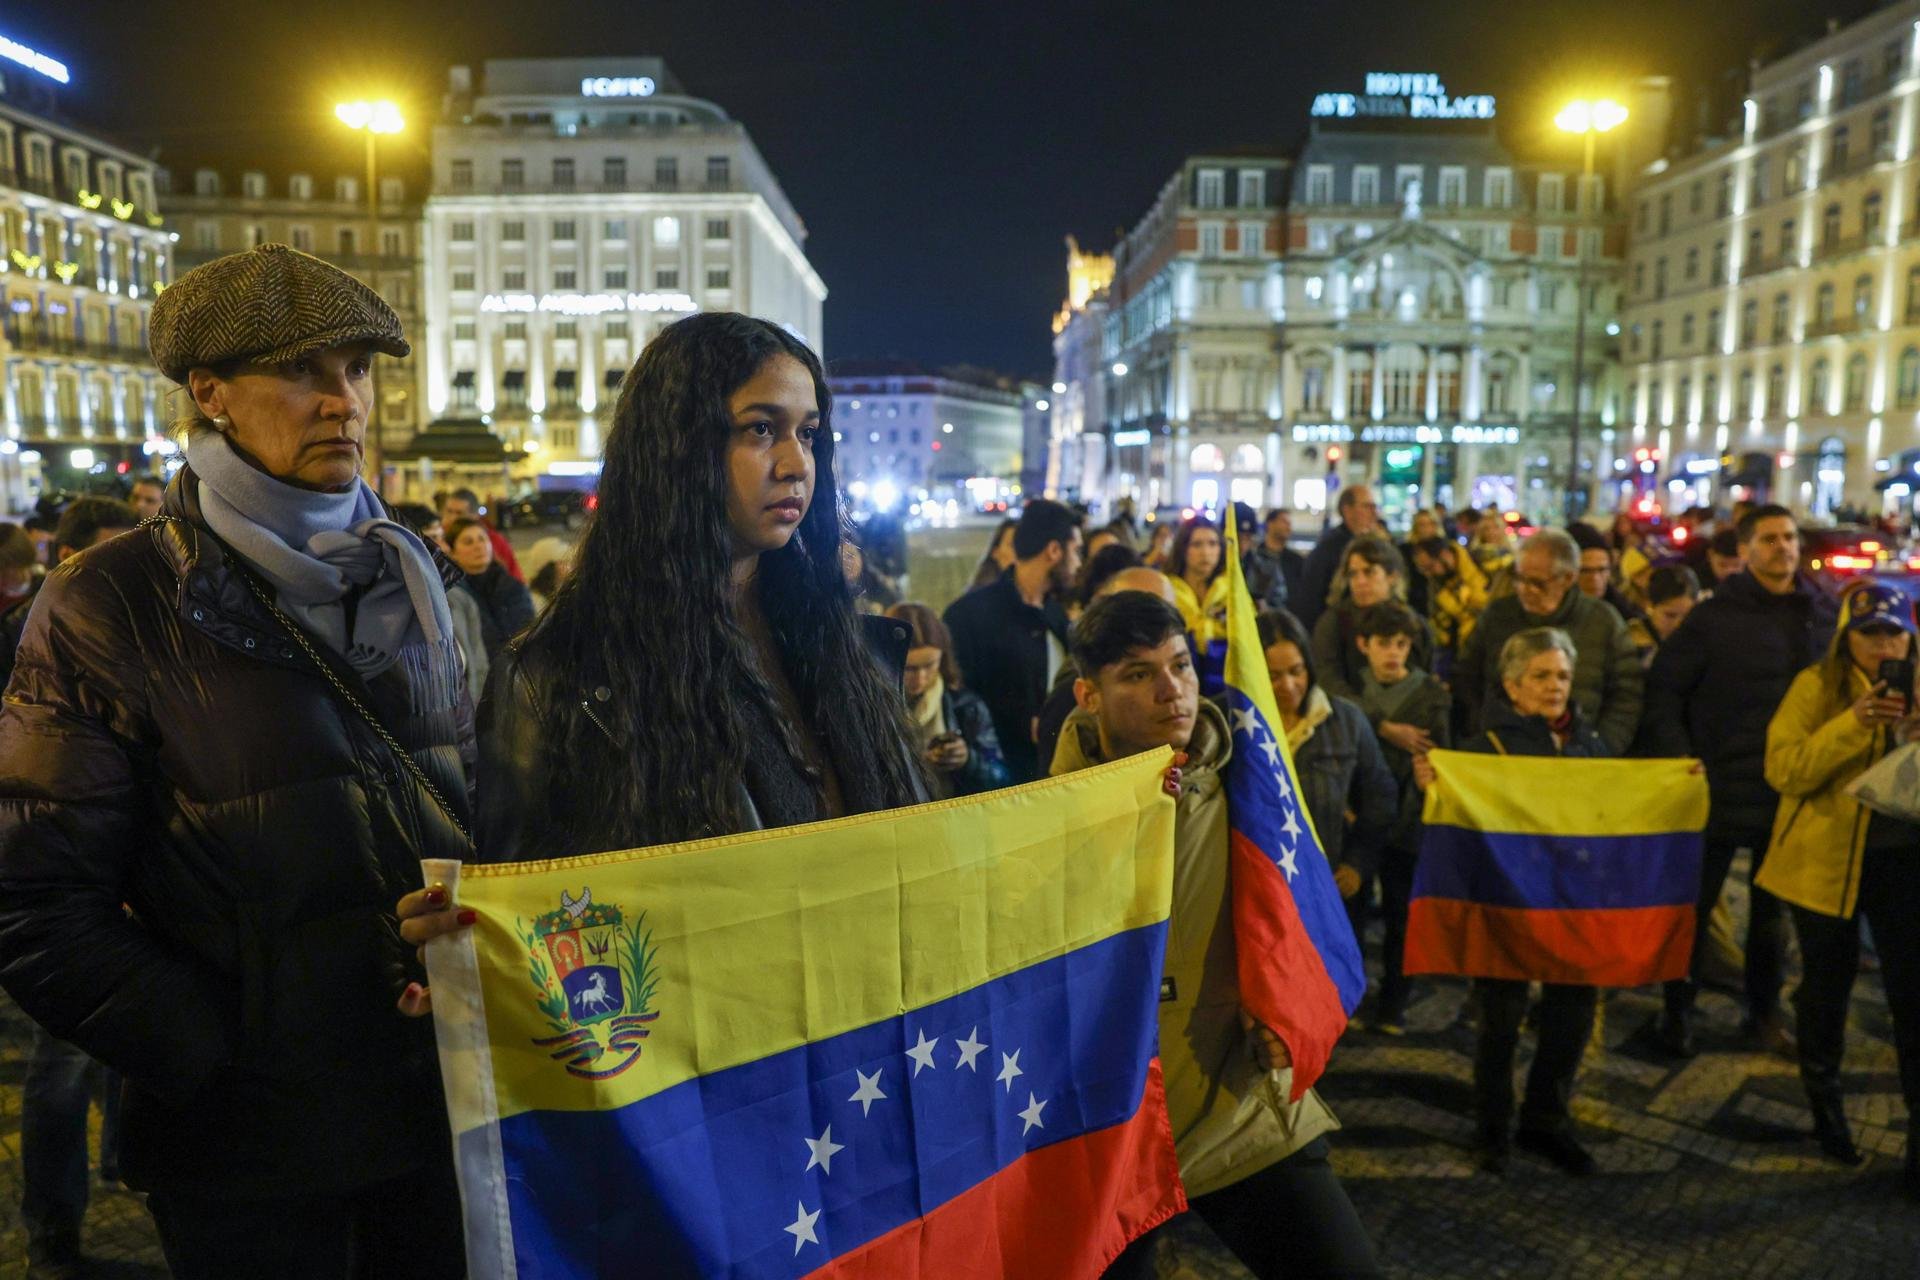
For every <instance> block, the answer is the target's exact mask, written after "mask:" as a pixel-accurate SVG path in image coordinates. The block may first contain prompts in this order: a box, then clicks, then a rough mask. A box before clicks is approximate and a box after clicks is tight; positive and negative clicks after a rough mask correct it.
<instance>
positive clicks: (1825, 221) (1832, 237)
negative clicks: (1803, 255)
mask: <svg viewBox="0 0 1920 1280" xmlns="http://www.w3.org/2000/svg"><path fill="white" fill-rule="evenodd" d="M1838 243H1840V204H1839V202H1838V201H1835V202H1834V203H1833V204H1830V205H1828V206H1827V207H1826V210H1825V212H1823V213H1822V214H1821V215H1820V247H1821V248H1823V249H1832V248H1833V247H1834V246H1835V245H1836V244H1838Z"/></svg>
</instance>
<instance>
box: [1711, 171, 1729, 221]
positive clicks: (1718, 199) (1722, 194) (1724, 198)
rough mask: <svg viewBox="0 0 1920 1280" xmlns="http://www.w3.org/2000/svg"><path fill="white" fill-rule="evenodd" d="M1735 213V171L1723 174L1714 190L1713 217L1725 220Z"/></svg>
mask: <svg viewBox="0 0 1920 1280" xmlns="http://www.w3.org/2000/svg"><path fill="white" fill-rule="evenodd" d="M1732 211H1733V171H1732V170H1731V169H1728V170H1726V171H1725V172H1723V173H1721V175H1720V181H1719V182H1718V183H1716V184H1715V186H1714V189H1713V216H1714V217H1716V218H1724V217H1726V216H1727V215H1728V214H1729V213H1731V212H1732Z"/></svg>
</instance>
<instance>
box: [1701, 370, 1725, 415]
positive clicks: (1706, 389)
mask: <svg viewBox="0 0 1920 1280" xmlns="http://www.w3.org/2000/svg"><path fill="white" fill-rule="evenodd" d="M1700 416H1701V417H1703V418H1708V419H1711V420H1712V421H1714V422H1719V421H1720V420H1721V418H1720V375H1719V374H1717V373H1710V374H1708V375H1707V376H1706V377H1704V378H1702V379H1700Z"/></svg>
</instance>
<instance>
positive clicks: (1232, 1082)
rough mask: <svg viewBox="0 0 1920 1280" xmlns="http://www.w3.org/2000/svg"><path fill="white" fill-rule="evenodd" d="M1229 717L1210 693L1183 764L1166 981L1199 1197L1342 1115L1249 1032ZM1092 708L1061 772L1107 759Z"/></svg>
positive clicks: (1185, 1162) (1078, 718)
mask: <svg viewBox="0 0 1920 1280" xmlns="http://www.w3.org/2000/svg"><path fill="white" fill-rule="evenodd" d="M1232 751H1233V739H1232V737H1231V735H1230V734H1229V732H1228V730H1227V718H1226V716H1225V715H1223V714H1222V713H1221V711H1220V709H1219V708H1218V707H1216V706H1214V705H1213V704H1212V703H1210V702H1207V701H1205V700H1202V701H1201V703H1200V717H1199V720H1198V721H1197V723H1196V724H1195V725H1194V732H1193V741H1192V742H1191V743H1189V744H1188V745H1187V755H1188V760H1187V763H1186V764H1185V765H1184V766H1183V767H1182V769H1181V771H1180V805H1179V809H1178V811H1177V817H1176V819H1175V823H1174V849H1173V915H1172V919H1171V920H1170V921H1169V923H1168V929H1167V958H1166V966H1165V969H1164V970H1163V980H1162V983H1161V988H1160V1069H1161V1071H1162V1073H1163V1074H1164V1075H1165V1077H1166V1082H1167V1112H1168V1114H1169V1116H1170V1117H1171V1118H1172V1121H1173V1137H1174V1149H1175V1152H1176V1154H1177V1155H1178V1156H1179V1159H1180V1178H1181V1181H1183V1182H1185V1183H1186V1186H1187V1194H1188V1195H1190V1196H1204V1195H1206V1194H1208V1193H1209V1192H1214V1191H1219V1190H1220V1189H1222V1188H1223V1187H1230V1186H1232V1185H1233V1184H1234V1183H1236V1182H1239V1181H1240V1180H1241V1179H1243V1178H1247V1177H1250V1176H1252V1175H1253V1174H1256V1173H1258V1172H1260V1170H1262V1169H1264V1168H1266V1167H1267V1166H1268V1165H1271V1164H1274V1163H1275V1162H1277V1161H1279V1160H1282V1159H1284V1158H1286V1157H1287V1156H1290V1155H1292V1154H1293V1153H1294V1152H1296V1151H1298V1150H1300V1148H1302V1147H1304V1146H1306V1145H1307V1144H1308V1143H1309V1142H1312V1141H1313V1140H1314V1139H1315V1138H1317V1137H1319V1136H1320V1135H1321V1134H1323V1133H1326V1132H1327V1131H1328V1130H1330V1129H1337V1128H1339V1127H1340V1126H1339V1122H1338V1121H1336V1120H1335V1119H1334V1118H1333V1113H1332V1112H1331V1111H1329V1110H1328V1109H1327V1106H1326V1104H1325V1103H1323V1102H1322V1101H1321V1100H1320V1097H1319V1095H1318V1094H1316V1093H1314V1092H1313V1091H1312V1090H1308V1091H1307V1093H1306V1094H1305V1095H1304V1096H1303V1097H1302V1098H1301V1099H1300V1101H1299V1102H1294V1103H1290V1102H1288V1101H1287V1095H1288V1094H1289V1093H1290V1092H1291V1090H1292V1083H1293V1081H1292V1074H1293V1073H1292V1072H1291V1071H1273V1072H1263V1071H1261V1070H1260V1069H1259V1068H1258V1067H1256V1066H1254V1063H1253V1058H1252V1055H1251V1053H1250V1052H1249V1050H1248V1046H1247V1036H1246V1033H1245V1032H1244V1031H1242V1030H1241V1029H1240V981H1239V974H1238V968H1237V965H1236V961H1235V956H1234V949H1233V916H1232V911H1231V909H1230V904H1229V900H1228V897H1227V883H1228V882H1227V794H1226V768H1227V759H1228V757H1229V756H1230V755H1231V754H1232ZM1105 759H1106V757H1105V756H1104V754H1103V753H1102V752H1101V750H1100V734H1099V730H1098V728H1097V726H1096V724H1095V722H1094V719H1093V717H1092V716H1090V715H1089V714H1087V713H1086V712H1085V711H1075V712H1074V713H1073V714H1072V715H1071V716H1069V717H1068V718H1067V723H1066V727H1065V728H1064V729H1063V730H1062V731H1061V734H1060V745H1059V747H1058V748H1057V749H1056V750H1055V752H1054V757H1053V768H1052V772H1053V773H1054V774H1062V773H1072V772H1073V771H1074V770H1076V769H1085V768H1087V767H1088V766H1090V765H1096V764H1102V763H1105Z"/></svg>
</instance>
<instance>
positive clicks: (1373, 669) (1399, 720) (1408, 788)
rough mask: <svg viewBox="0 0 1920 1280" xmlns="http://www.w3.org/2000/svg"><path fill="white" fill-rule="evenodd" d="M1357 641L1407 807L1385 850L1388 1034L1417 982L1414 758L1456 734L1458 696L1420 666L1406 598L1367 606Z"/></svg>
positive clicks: (1379, 1010)
mask: <svg viewBox="0 0 1920 1280" xmlns="http://www.w3.org/2000/svg"><path fill="white" fill-rule="evenodd" d="M1354 630H1355V635H1356V637H1357V638H1356V640H1355V643H1356V644H1357V645H1358V646H1359V648H1360V653H1361V655H1362V656H1363V657H1365V658H1366V661H1367V666H1366V670H1365V671H1363V672H1362V673H1361V676H1360V698H1359V701H1360V706H1361V709H1362V710H1364V711H1365V712H1366V713H1367V723H1369V724H1371V725H1372V726H1373V729H1374V732H1375V733H1376V734H1378V735H1379V737H1380V751H1381V754H1383V755H1384V756H1386V759H1387V768H1388V769H1389V770H1391V771H1392V773H1393V780H1394V782H1395V784H1397V785H1398V786H1399V788H1400V813H1399V816H1398V817H1397V818H1396V819H1395V820H1394V824H1393V827H1392V829H1391V830H1390V831H1389V833H1388V835H1387V839H1386V842H1385V844H1384V845H1383V847H1382V849H1381V852H1380V916H1381V922H1382V925H1383V933H1382V936H1381V941H1380V990H1379V993H1378V994H1377V995H1376V996H1375V997H1374V1005H1373V1018H1372V1025H1373V1028H1374V1029H1375V1030H1376V1031H1384V1032H1386V1033H1387V1034H1388V1035H1396V1036H1397V1035H1403V1034H1405V1032H1406V1011H1407V996H1408V993H1409V984H1408V982H1407V979H1406V976H1405V974H1404V973H1403V972H1402V970H1401V961H1402V959H1403V952H1404V951H1405V949H1406V942H1407V901H1408V899H1409V898H1410V897H1411V896H1412V893H1413V867H1414V863H1415V862H1416V861H1418V859H1419V857H1420V807H1421V803H1422V800H1423V796H1422V793H1421V791H1420V788H1419V787H1417V786H1415V785H1414V781H1413V762H1414V760H1415V759H1416V758H1418V757H1423V756H1425V755H1426V753H1427V752H1429V751H1431V750H1433V749H1434V748H1435V747H1441V748H1445V747H1446V746H1448V745H1449V743H1450V741H1451V737H1452V735H1451V734H1450V733H1449V722H1450V721H1451V719H1452V699H1451V697H1450V695H1449V694H1448V692H1447V689H1446V686H1445V685H1443V684H1441V683H1440V682H1439V681H1438V680H1436V679H1434V678H1433V677H1432V676H1430V675H1428V674H1427V673H1426V672H1424V671H1422V670H1420V668H1418V667H1416V666H1413V665H1412V664H1411V663H1410V661H1409V659H1410V658H1411V656H1412V653H1413V646H1414V645H1415V644H1416V643H1418V642H1420V641H1422V640H1423V639H1424V638H1425V636H1424V633H1425V631H1426V627H1425V624H1423V623H1422V622H1421V621H1420V619H1419V618H1417V617H1416V616H1414V613H1413V610H1411V609H1409V608H1408V607H1407V606H1406V605H1404V604H1401V603H1399V602H1398V601H1388V602H1387V603H1385V604H1376V605H1370V606H1369V607H1367V608H1365V609H1362V610H1361V611H1360V616H1359V619H1358V621H1357V623H1356V625H1355V628H1354Z"/></svg>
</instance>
